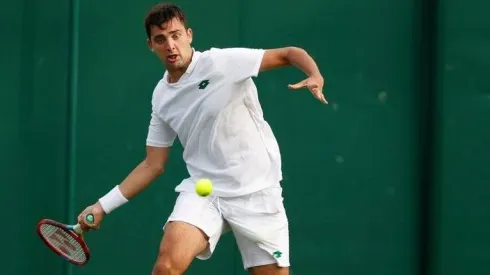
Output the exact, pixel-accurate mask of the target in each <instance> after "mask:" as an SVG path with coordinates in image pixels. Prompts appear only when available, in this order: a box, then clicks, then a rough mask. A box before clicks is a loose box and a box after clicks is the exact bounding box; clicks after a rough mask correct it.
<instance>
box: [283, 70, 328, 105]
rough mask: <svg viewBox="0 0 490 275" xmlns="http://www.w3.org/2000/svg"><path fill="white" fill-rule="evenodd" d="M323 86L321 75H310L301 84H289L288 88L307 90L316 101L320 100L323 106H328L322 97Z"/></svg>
mask: <svg viewBox="0 0 490 275" xmlns="http://www.w3.org/2000/svg"><path fill="white" fill-rule="evenodd" d="M323 84H324V81H323V77H322V76H321V75H312V76H310V77H308V78H307V79H305V80H303V81H301V82H298V83H296V84H292V85H291V84H290V85H288V87H289V88H290V89H293V90H298V89H301V88H308V90H310V92H311V93H312V94H313V96H315V97H316V99H318V100H320V101H321V102H322V103H324V104H328V102H327V100H326V99H325V96H324V95H323Z"/></svg>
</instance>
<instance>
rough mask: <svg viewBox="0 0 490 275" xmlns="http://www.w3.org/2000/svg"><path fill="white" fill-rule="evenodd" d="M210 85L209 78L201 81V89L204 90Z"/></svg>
mask: <svg viewBox="0 0 490 275" xmlns="http://www.w3.org/2000/svg"><path fill="white" fill-rule="evenodd" d="M208 85H209V80H207V79H206V80H203V81H201V83H199V89H200V90H203V89H206V87H207V86H208Z"/></svg>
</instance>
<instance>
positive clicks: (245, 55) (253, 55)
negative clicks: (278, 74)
mask: <svg viewBox="0 0 490 275" xmlns="http://www.w3.org/2000/svg"><path fill="white" fill-rule="evenodd" d="M264 53H265V50H263V49H250V48H226V49H219V48H212V49H211V57H212V59H213V62H214V63H215V64H216V66H217V68H218V70H220V71H221V72H222V73H223V74H225V75H226V76H229V77H231V78H232V79H233V80H234V81H235V82H240V81H243V80H246V79H247V78H250V77H257V75H258V74H259V70H260V64H261V63H262V58H263V57H264Z"/></svg>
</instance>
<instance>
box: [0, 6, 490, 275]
mask: <svg viewBox="0 0 490 275" xmlns="http://www.w3.org/2000/svg"><path fill="white" fill-rule="evenodd" d="M154 3H155V2H152V1H146V0H145V1H142V2H140V3H138V4H136V3H135V2H134V1H129V0H121V1H118V2H107V1H106V2H104V1H102V2H101V1H93V0H88V1H80V2H78V1H77V0H72V2H71V3H70V2H67V1H59V0H56V1H54V2H50V3H45V2H41V1H37V0H25V1H24V2H13V1H12V2H11V3H10V4H8V5H6V7H5V8H4V9H2V10H1V11H0V15H1V17H0V20H1V21H0V23H2V25H3V26H8V27H7V28H4V29H5V30H6V32H5V33H3V31H2V37H3V38H2V44H0V49H1V51H0V54H1V56H2V60H5V61H6V62H2V63H1V64H0V73H1V77H2V82H1V83H0V88H1V95H2V97H1V99H2V100H1V101H0V107H1V108H0V110H1V114H2V125H3V127H2V129H3V130H2V135H0V146H1V148H2V154H1V157H0V160H1V164H2V165H1V166H0V171H1V172H2V174H3V175H4V178H6V179H7V181H5V182H4V184H2V187H1V193H0V199H1V201H2V206H4V207H3V208H7V210H9V211H5V213H4V216H6V218H7V220H8V221H9V224H13V226H12V227H3V228H2V229H1V230H2V235H3V236H12V237H9V238H5V241H4V242H3V243H4V244H5V246H4V247H11V251H10V252H9V253H8V255H7V259H9V261H6V265H5V264H4V266H3V270H4V271H5V274H9V275H10V274H12V275H24V274H31V273H35V274H40V275H42V274H46V275H48V274H49V275H58V274H70V275H71V274H76V275H82V274H91V275H97V274H109V273H110V274H121V275H124V274H145V273H146V274H149V273H150V270H151V268H152V265H153V262H154V260H155V257H156V253H157V250H158V245H159V241H160V238H161V233H162V230H161V227H162V225H163V223H164V222H165V220H166V218H167V216H168V215H169V214H170V212H171V210H172V207H173V203H174V200H175V198H176V194H175V192H174V191H173V189H174V187H175V185H176V184H178V183H179V182H180V180H181V179H182V178H183V177H186V176H187V175H186V169H185V166H184V163H183V161H182V158H181V154H182V148H181V146H180V145H179V144H177V146H176V148H175V149H174V150H173V151H172V153H171V154H172V156H171V161H170V164H169V166H168V168H167V173H166V174H165V175H163V176H162V177H161V178H160V179H159V180H157V182H155V184H153V185H152V186H150V187H149V189H148V190H146V191H145V192H143V193H142V194H141V195H139V196H138V197H136V198H135V199H134V200H133V201H132V202H131V203H130V204H128V205H126V206H124V207H122V208H121V209H118V210H117V211H116V212H114V213H113V214H111V215H110V216H108V217H107V218H106V220H105V221H104V223H103V225H102V228H101V230H100V231H98V232H90V233H88V234H86V239H87V241H88V243H89V246H90V248H91V251H92V255H93V256H92V259H91V262H90V264H88V265H87V266H85V267H81V268H80V267H71V266H69V265H67V264H64V263H63V262H61V260H60V259H59V258H58V257H56V256H54V255H53V254H52V253H50V252H49V251H48V250H47V249H46V248H45V247H44V246H43V245H42V244H41V242H40V241H39V239H38V237H37V236H36V234H35V224H36V223H37V221H38V220H39V219H41V218H44V217H48V218H54V219H58V220H61V221H63V222H66V223H71V222H74V220H75V218H76V216H75V215H76V214H77V213H79V212H80V211H81V210H82V209H83V207H85V206H86V205H87V204H89V203H92V202H93V201H94V200H96V199H97V198H98V197H100V196H101V195H103V194H104V193H105V192H107V191H108V190H109V189H110V188H112V187H113V186H114V185H115V184H117V183H119V182H120V181H121V180H122V179H123V178H124V177H125V176H126V175H127V174H128V173H129V172H130V171H131V169H133V167H134V166H135V165H136V164H137V163H138V162H139V161H140V160H141V159H142V158H143V157H144V144H145V138H146V131H147V127H148V119H149V113H150V107H151V106H150V98H151V93H152V90H153V88H154V85H155V84H156V83H157V82H158V80H159V79H160V78H161V76H162V74H163V68H162V66H161V64H159V62H158V60H157V59H156V57H154V56H153V55H152V53H151V52H150V51H148V49H147V46H146V42H145V39H146V37H145V32H144V29H143V18H144V15H145V13H146V12H147V10H148V9H149V7H150V6H151V5H152V4H154ZM177 3H178V4H179V5H181V6H182V7H183V8H184V9H185V10H186V12H187V14H188V17H189V22H190V25H191V27H192V28H193V29H194V47H195V48H196V49H198V50H205V49H208V48H209V47H230V46H246V47H261V48H271V47H281V46H289V45H294V46H300V47H303V48H305V49H306V50H307V51H308V52H309V53H310V54H311V55H312V56H313V57H314V58H315V60H316V61H317V62H318V64H319V66H320V68H321V70H322V72H323V73H324V76H325V78H326V86H325V95H326V97H327V99H328V100H329V102H330V104H329V105H327V106H324V105H321V104H319V103H318V102H317V101H315V99H314V98H313V97H312V96H311V95H310V94H309V93H308V92H306V91H305V92H292V91H289V90H288V89H287V85H288V84H291V83H295V82H297V81H299V80H302V78H303V77H304V75H303V74H302V73H301V72H300V71H298V70H296V69H294V68H286V69H282V70H278V71H272V72H267V73H263V74H262V75H261V76H260V77H259V78H258V79H257V81H256V83H257V85H258V88H259V90H260V99H261V102H262V104H263V108H264V111H265V116H266V119H268V121H269V122H270V124H271V126H272V128H273V129H274V131H275V133H276V136H277V138H278V140H279V143H280V146H281V151H282V153H283V162H284V181H283V186H284V196H285V204H286V208H287V211H288V214H289V218H290V227H291V262H292V274H339V275H340V274H345V275H351V274H359V273H360V272H362V273H363V274H376V275H409V274H410V275H415V274H422V275H426V274H431V275H432V274H433V275H459V274H461V275H463V274H464V275H469V274H471V275H472V274H478V275H480V274H488V272H489V271H490V264H488V262H489V258H488V257H489V256H488V255H490V238H488V237H487V234H485V233H486V232H488V231H489V229H490V223H489V222H488V218H489V214H488V205H489V203H488V201H489V200H488V199H489V195H490V189H489V188H488V187H487V182H488V181H489V180H490V172H489V171H490V170H489V169H488V165H489V163H490V157H489V154H490V146H489V145H488V142H489V141H490V131H489V130H488V129H489V128H488V127H486V124H488V122H490V116H489V115H490V107H489V106H490V101H489V100H490V97H489V94H490V93H489V88H490V86H489V85H488V84H486V82H485V79H486V76H487V75H488V73H489V64H490V51H489V50H488V49H490V35H489V31H490V21H489V20H488V19H487V17H485V15H486V14H485V9H483V8H481V5H480V4H482V3H483V2H482V1H477V0H470V1H465V2H464V3H460V2H458V1H455V0H439V2H438V3H436V2H435V1H431V2H423V1H421V0H419V1H409V0H401V1H389V0H376V1H370V2H366V1H360V0H332V1H317V0H304V1H301V3H296V2H291V1H288V2H284V1H279V0H268V1H266V4H263V3H259V1H258V0H249V1H239V0H233V1H225V0H213V1H206V2H203V1H201V2H196V1H191V0H186V1H179V2H177ZM429 3H430V4H429ZM225 5H229V6H228V7H230V10H231V11H230V12H224V8H225ZM306 7H308V8H306ZM433 23H435V24H433ZM273 108H274V109H273ZM5 175H6V177H5ZM10 187H11V188H10ZM7 188H9V189H7ZM69 198H73V200H69ZM10 209H12V210H10ZM150 211H152V212H151V213H150ZM12 221H14V222H13V223H12ZM121 240H122V241H121ZM116 246H120V248H116ZM25 255H29V256H30V257H31V258H28V259H27V260H21V259H22V258H23V257H25ZM2 274H3V273H2ZM187 274H245V273H244V271H243V270H242V263H241V258H240V256H239V253H238V251H237V249H236V245H235V243H234V239H233V236H232V235H230V234H229V235H227V236H225V237H223V238H222V240H221V241H220V243H219V245H218V248H217V251H216V253H215V255H214V256H213V257H212V259H211V260H209V261H199V260H196V261H195V262H194V263H193V265H192V266H191V269H190V271H189V272H188V273H187Z"/></svg>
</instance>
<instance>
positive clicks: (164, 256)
mask: <svg viewBox="0 0 490 275" xmlns="http://www.w3.org/2000/svg"><path fill="white" fill-rule="evenodd" d="M206 246H207V239H206V236H205V234H204V233H203V232H202V231H201V230H200V229H198V228H197V227H194V226H192V225H190V224H187V223H183V222H170V223H169V224H168V226H167V228H166V230H165V234H164V237H163V239H162V242H161V244H160V249H159V252H158V257H157V260H156V263H155V265H154V267H153V272H152V275H180V274H183V273H184V272H185V271H186V269H187V268H188V266H189V265H190V264H191V262H192V260H193V259H194V257H196V255H198V254H199V253H200V252H201V251H203V250H204V249H205V248H206Z"/></svg>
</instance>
